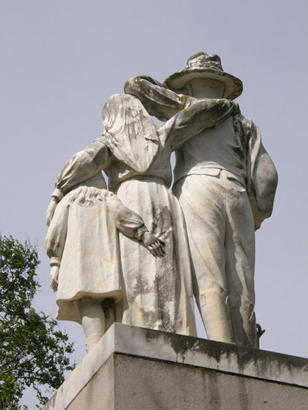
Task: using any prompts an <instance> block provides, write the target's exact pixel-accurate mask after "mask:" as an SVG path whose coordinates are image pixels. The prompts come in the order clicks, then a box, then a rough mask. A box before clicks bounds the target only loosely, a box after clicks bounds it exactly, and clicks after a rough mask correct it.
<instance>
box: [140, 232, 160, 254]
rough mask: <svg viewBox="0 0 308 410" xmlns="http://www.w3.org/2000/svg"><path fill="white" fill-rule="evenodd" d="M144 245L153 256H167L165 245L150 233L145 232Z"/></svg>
mask: <svg viewBox="0 0 308 410" xmlns="http://www.w3.org/2000/svg"><path fill="white" fill-rule="evenodd" d="M142 243H143V245H144V246H145V247H146V248H147V250H148V251H149V252H151V254H152V255H153V256H155V257H156V256H158V257H162V256H165V249H164V247H165V243H164V242H163V241H161V240H159V239H157V238H156V237H155V236H154V235H152V234H150V232H144V234H143V236H142Z"/></svg>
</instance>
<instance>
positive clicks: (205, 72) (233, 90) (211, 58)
mask: <svg viewBox="0 0 308 410" xmlns="http://www.w3.org/2000/svg"><path fill="white" fill-rule="evenodd" d="M195 78H209V79H213V80H217V81H220V82H222V83H223V84H224V86H225V90H224V95H223V97H224V98H229V99H231V100H233V99H234V98H236V97H238V96H239V95H241V93H242V91H243V83H242V81H241V80H240V79H239V78H237V77H234V76H233V75H231V74H228V73H226V72H225V71H224V70H223V69H222V66H221V60H220V57H219V56H218V55H217V54H207V53H205V52H204V51H200V52H199V53H196V54H194V55H192V56H191V57H189V59H188V60H187V63H186V67H185V68H184V69H183V70H181V71H177V72H176V73H174V74H171V75H170V76H169V77H168V78H166V80H165V81H164V83H163V85H164V86H165V87H167V88H170V89H171V90H174V91H179V90H183V89H184V88H185V85H186V84H187V82H188V81H190V80H192V79H195Z"/></svg>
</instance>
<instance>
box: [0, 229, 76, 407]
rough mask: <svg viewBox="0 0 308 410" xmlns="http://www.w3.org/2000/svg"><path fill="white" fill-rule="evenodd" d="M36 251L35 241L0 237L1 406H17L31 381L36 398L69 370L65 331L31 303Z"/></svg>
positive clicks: (69, 350) (42, 399)
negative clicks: (33, 242)
mask: <svg viewBox="0 0 308 410" xmlns="http://www.w3.org/2000/svg"><path fill="white" fill-rule="evenodd" d="M38 264H39V260H38V255H37V252H36V250H35V249H34V248H33V246H32V245H31V244H30V243H28V242H25V243H24V244H21V243H20V242H19V241H18V240H16V239H14V238H12V237H5V236H4V237H0V408H1V409H4V410H5V409H10V410H11V409H20V408H21V407H20V406H19V401H20V399H21V397H22V393H23V390H24V389H25V388H26V387H30V386H31V387H32V388H34V390H35V391H36V393H37V398H38V400H39V403H40V404H43V403H45V402H46V401H47V397H46V396H45V395H44V394H45V391H46V389H47V390H48V392H49V393H52V392H53V391H54V390H55V389H57V388H58V387H59V386H60V385H61V384H62V383H63V381H64V377H63V374H64V372H65V371H67V370H72V369H73V367H74V366H72V365H71V364H70V360H69V358H68V356H67V354H70V353H72V351H73V347H72V344H71V343H69V342H68V336H67V335H66V334H65V333H63V332H61V331H60V330H59V329H58V328H57V323H56V321H55V320H53V319H50V318H49V317H48V316H47V315H45V314H44V313H43V312H37V311H36V310H35V309H34V308H33V307H32V306H31V305H32V300H33V297H34V295H35V293H36V290H37V288H38V287H39V286H40V285H39V283H38V280H37V274H36V268H37V266H38Z"/></svg>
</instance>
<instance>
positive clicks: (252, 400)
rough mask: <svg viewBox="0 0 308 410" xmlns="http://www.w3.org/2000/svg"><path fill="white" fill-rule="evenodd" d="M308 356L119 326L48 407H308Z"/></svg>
mask: <svg viewBox="0 0 308 410" xmlns="http://www.w3.org/2000/svg"><path fill="white" fill-rule="evenodd" d="M307 402H308V360H307V359H304V358H299V357H292V356H287V355H283V354H279V353H273V352H267V351H262V350H255V349H248V348H243V347H237V346H234V345H230V344H226V343H220V342H214V341H209V340H204V339H198V338H194V337H188V336H182V335H176V334H171V333H166V332H161V331H155V330H150V329H142V328H136V327H131V326H126V325H122V324H117V323H116V324H114V325H113V326H112V327H111V328H110V329H109V330H108V331H107V333H106V334H105V335H104V337H103V338H102V339H101V341H100V342H98V343H97V345H96V346H95V347H94V349H93V350H92V351H91V352H90V353H89V354H88V355H87V356H86V357H85V358H84V360H83V361H82V362H81V363H80V364H79V365H78V366H77V368H76V369H75V370H74V371H73V372H72V374H71V375H70V376H69V377H68V378H67V380H66V381H65V382H64V384H63V385H62V386H61V387H60V389H59V390H58V392H57V393H56V394H55V395H54V396H53V398H52V399H51V400H50V401H49V402H48V403H47V405H46V406H45V407H44V409H45V410H52V409H53V410H60V409H70V410H72V409H74V410H77V409H78V410H79V409H85V408H86V409H89V410H93V409H95V410H96V409H108V410H112V409H116V410H124V409H125V410H141V409H142V410H143V409H147V410H152V409H153V410H154V409H155V410H160V409H177V410H182V409H183V410H184V409H185V410H195V409H196V410H197V409H210V410H215V409H217V410H218V409H219V410H221V409H230V410H239V409H245V410H247V409H249V410H250V409H256V410H257V409H275V410H276V409H280V410H281V409H283V410H284V409H285V410H287V409H288V410H289V409H290V408H294V409H295V408H296V409H306V408H307Z"/></svg>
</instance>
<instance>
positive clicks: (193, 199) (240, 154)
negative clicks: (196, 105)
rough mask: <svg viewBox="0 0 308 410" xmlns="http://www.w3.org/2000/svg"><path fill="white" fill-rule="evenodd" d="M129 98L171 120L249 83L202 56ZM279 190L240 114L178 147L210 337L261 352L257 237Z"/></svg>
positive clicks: (133, 89)
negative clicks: (199, 103) (200, 101)
mask: <svg viewBox="0 0 308 410" xmlns="http://www.w3.org/2000/svg"><path fill="white" fill-rule="evenodd" d="M125 92H126V93H129V94H131V95H134V96H136V97H137V98H139V99H140V100H141V101H142V103H143V105H144V106H145V108H146V109H147V110H148V112H149V113H150V114H152V115H155V116H156V117H157V118H159V119H160V120H167V119H168V118H170V116H172V115H174V114H175V112H177V111H178V110H181V109H183V105H184V106H189V104H190V103H191V97H195V98H198V99H199V98H209V99H217V98H222V97H224V98H228V99H230V100H232V99H234V98H236V97H237V96H239V95H240V94H241V92H242V82H241V81H240V80H239V79H238V78H236V77H234V76H232V75H230V74H228V73H226V72H224V71H223V69H222V67H221V61H220V58H219V57H218V56H217V55H208V54H206V53H204V52H199V53H197V54H195V55H193V56H192V57H190V58H189V59H188V61H187V66H186V68H185V69H183V70H182V71H179V72H176V73H174V74H172V75H171V76H169V77H168V78H167V79H166V80H165V82H164V84H163V86H161V84H159V83H158V82H157V81H155V80H153V79H152V78H150V77H146V76H140V77H135V78H133V79H131V80H129V81H128V82H127V83H126V85H125ZM178 93H181V94H178ZM185 96H186V97H185ZM276 185H277V172H276V169H275V166H274V164H273V162H272V160H271V159H270V157H269V155H268V153H267V152H266V151H265V149H264V147H263V145H262V142H261V137H260V132H259V130H258V128H257V127H256V126H255V125H254V123H253V122H252V121H251V120H249V119H247V118H245V117H243V116H242V115H241V114H240V111H239V108H238V110H237V112H236V111H234V112H233V115H232V116H231V117H228V118H227V119H226V120H225V121H224V122H222V123H219V124H218V125H217V126H215V127H212V128H207V129H205V130H204V131H202V132H201V133H200V134H199V135H198V136H195V137H194V138H191V139H190V140H188V141H187V142H185V143H184V144H182V145H181V147H179V148H178V149H177V152H176V167H175V175H174V186H173V192H174V193H175V195H176V196H177V197H178V198H179V201H180V204H181V206H182V209H183V212H184V215H185V220H186V224H187V229H188V236H189V244H190V250H191V255H192V260H193V266H194V278H193V282H194V284H195V286H194V294H195V297H196V300H197V304H198V307H199V310H200V313H201V315H202V318H203V322H204V325H205V328H206V332H207V335H208V337H209V339H214V340H218V341H223V342H229V343H236V344H240V345H246V346H252V347H257V346H258V341H257V334H256V323H255V314H254V305H255V293H254V258H255V237H254V231H255V229H258V228H259V227H260V225H261V223H262V221H263V220H264V219H265V218H268V217H269V216H270V215H271V213H272V208H273V201H274V195H275V190H276Z"/></svg>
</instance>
